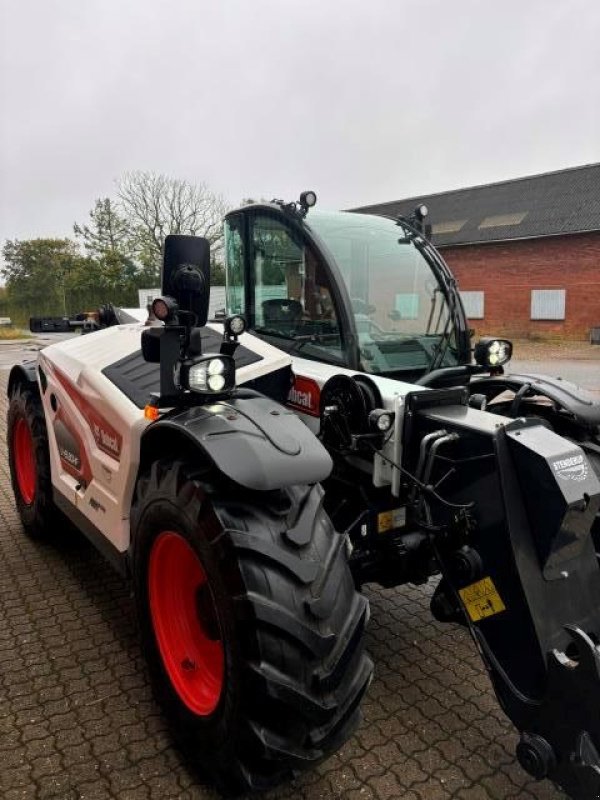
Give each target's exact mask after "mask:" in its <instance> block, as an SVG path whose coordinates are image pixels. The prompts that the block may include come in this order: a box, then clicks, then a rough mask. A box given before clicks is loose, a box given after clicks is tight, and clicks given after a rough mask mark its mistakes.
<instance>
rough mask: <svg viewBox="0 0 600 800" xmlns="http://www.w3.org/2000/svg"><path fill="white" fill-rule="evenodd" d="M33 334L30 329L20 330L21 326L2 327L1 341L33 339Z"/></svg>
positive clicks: (0, 331) (0, 329)
mask: <svg viewBox="0 0 600 800" xmlns="http://www.w3.org/2000/svg"><path fill="white" fill-rule="evenodd" d="M32 338H33V337H32V335H31V334H30V333H29V332H28V331H22V330H19V328H0V342H10V341H12V340H13V339H32Z"/></svg>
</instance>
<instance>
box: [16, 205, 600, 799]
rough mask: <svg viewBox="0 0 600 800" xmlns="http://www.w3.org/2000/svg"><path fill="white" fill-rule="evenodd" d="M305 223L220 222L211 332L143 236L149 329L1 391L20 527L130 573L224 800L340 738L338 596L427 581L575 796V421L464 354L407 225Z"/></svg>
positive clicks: (354, 632)
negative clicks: (76, 541)
mask: <svg viewBox="0 0 600 800" xmlns="http://www.w3.org/2000/svg"><path fill="white" fill-rule="evenodd" d="M315 203H316V195H315V194H314V192H304V193H303V194H302V195H301V196H300V200H299V202H292V203H286V202H283V201H273V202H272V203H261V204H251V205H247V206H244V207H242V208H240V209H238V210H236V211H233V212H231V213H229V214H228V215H227V216H226V218H225V251H226V271H227V292H226V302H227V309H226V313H225V314H223V315H222V317H223V319H222V320H221V321H218V322H214V323H210V324H208V325H207V314H208V298H209V261H210V254H209V246H208V243H207V242H206V240H204V239H201V238H196V237H186V236H169V237H167V240H166V245H165V255H164V266H163V278H162V292H163V296H162V297H160V298H158V299H157V300H155V301H154V303H153V307H152V314H151V321H150V322H149V323H148V322H147V323H144V322H136V321H133V320H134V318H135V316H136V314H133V316H128V314H127V313H126V312H124V311H122V310H115V313H110V314H106V315H105V319H106V320H107V323H106V327H105V328H104V329H101V330H98V331H96V332H94V333H92V334H91V335H89V336H85V337H77V338H73V339H70V340H68V341H65V342H61V343H60V344H54V345H51V346H49V347H47V348H45V349H44V350H43V351H41V352H40V354H39V356H38V360H37V363H31V364H26V365H21V366H18V367H16V368H15V369H14V370H13V371H12V372H11V375H10V380H9V387H8V391H9V395H10V406H9V416H8V447H9V457H10V467H11V476H12V482H13V489H14V493H15V498H16V503H17V507H18V509H19V512H20V514H21V519H22V521H23V526H24V528H25V530H26V531H27V532H28V533H29V534H31V535H32V536H37V537H51V536H52V535H53V534H54V533H55V532H56V531H57V529H59V528H60V527H61V526H64V525H65V524H67V520H69V521H70V522H72V523H75V525H76V526H77V527H78V528H80V529H81V530H82V531H83V532H84V533H85V534H86V535H87V536H88V537H89V538H90V539H91V540H92V541H93V542H94V543H95V544H96V545H97V547H98V548H99V549H100V550H101V551H102V552H103V553H104V554H105V555H106V556H107V557H108V558H109V559H110V560H111V561H112V562H113V563H114V564H115V566H116V567H117V568H118V569H120V570H121V571H122V572H123V573H124V574H126V575H129V576H130V577H131V579H132V581H133V586H134V591H135V597H136V603H137V609H138V616H139V621H140V629H141V637H142V645H143V648H144V651H145V653H146V655H147V658H148V662H149V668H150V673H151V676H152V680H153V684H154V688H155V691H156V694H157V697H158V699H159V700H160V702H161V703H162V705H163V707H164V709H165V712H166V714H167V715H168V716H169V718H170V719H171V722H172V725H173V730H174V733H175V735H176V736H177V737H178V739H179V740H180V742H181V743H182V745H183V747H184V748H185V749H186V751H187V752H188V753H189V754H190V756H191V757H192V758H194V759H195V760H196V761H198V762H200V763H201V764H202V765H203V766H204V768H205V769H206V770H207V771H208V773H209V774H210V775H211V777H212V779H213V780H214V781H215V782H216V784H217V785H218V787H219V788H220V789H221V790H222V791H224V792H233V793H236V792H237V793H239V792H243V791H247V790H250V789H263V788H267V787H269V786H272V785H274V784H276V783H278V782H280V781H282V780H285V779H288V778H289V777H291V776H292V775H293V774H294V773H295V772H296V771H298V770H299V769H302V768H305V767H309V766H311V765H313V764H315V763H317V762H319V761H320V760H321V759H323V758H325V757H327V755H329V754H330V753H332V752H333V751H334V750H335V749H336V748H338V747H339V746H340V745H341V743H342V742H343V741H345V739H346V738H347V737H348V736H349V735H350V734H351V732H352V731H353V730H354V728H355V726H356V724H357V722H358V719H359V713H360V701H361V699H362V697H363V695H364V693H365V691H366V689H367V687H368V683H369V680H370V677H371V669H372V665H371V662H370V660H369V658H368V656H367V655H366V654H365V652H364V647H363V638H364V628H365V624H366V622H367V618H368V607H367V603H366V601H365V599H364V598H363V597H362V595H361V594H360V593H359V591H358V590H359V589H360V587H361V586H362V585H363V584H365V583H368V582H377V583H379V584H381V585H383V586H387V587H391V586H399V585H402V584H404V583H416V584H418V583H423V582H425V581H428V580H430V579H432V578H434V577H435V576H437V588H436V589H435V592H434V593H433V596H432V600H431V609H432V613H433V615H434V616H435V617H436V619H438V620H442V621H448V622H454V623H459V624H461V625H465V626H466V627H468V629H469V631H470V633H471V635H472V637H473V639H474V641H475V644H476V646H477V648H478V650H479V652H480V654H481V657H482V659H483V662H484V664H485V666H486V668H487V670H488V672H489V675H490V678H491V681H492V684H493V687H494V690H495V692H496V695H497V697H498V700H499V702H500V704H501V706H502V708H503V709H504V711H505V713H506V714H507V715H508V717H509V718H510V719H511V720H512V722H513V723H514V725H515V726H516V728H517V729H518V731H519V732H520V741H519V744H518V747H517V757H518V759H519V761H520V763H521V765H522V766H523V767H524V768H525V769H526V770H527V771H528V772H529V773H530V774H531V775H532V776H534V777H535V778H537V779H543V778H548V779H550V780H552V781H555V782H556V783H558V784H559V785H560V786H561V787H562V788H563V789H564V790H565V791H566V792H567V793H568V794H570V796H571V797H573V798H577V800H591V798H597V797H600V755H599V751H600V671H599V668H600V649H599V647H598V643H599V641H600V570H599V563H598V555H597V550H598V549H599V547H600V524H599V517H598V513H599V510H600V480H599V478H598V475H599V474H600V403H598V402H597V401H596V400H595V399H594V398H593V396H592V395H591V394H590V393H586V392H584V391H583V390H581V389H580V388H579V387H577V386H574V385H573V384H569V383H567V382H566V381H562V380H558V379H550V378H547V377H544V376H538V375H520V374H510V373H508V374H507V373H505V371H504V365H505V364H506V363H507V362H508V360H509V359H510V356H511V351H512V345H511V343H510V342H509V341H507V340H505V339H501V338H489V337H488V338H486V339H483V340H481V341H479V342H478V343H477V344H475V346H474V350H472V349H471V335H470V331H469V328H468V322H467V319H466V317H465V313H464V310H463V306H462V303H461V300H460V295H459V293H458V289H457V286H456V282H455V281H454V279H453V277H452V274H451V273H450V271H449V269H448V267H447V266H446V264H445V263H444V261H443V260H442V258H441V256H440V254H439V253H438V252H437V251H436V250H435V248H434V247H433V246H432V244H431V243H430V241H429V240H428V237H427V235H426V232H425V226H424V216H425V209H424V208H419V209H417V211H416V212H415V215H414V216H413V217H412V218H411V219H404V218H399V219H387V218H382V217H374V216H369V215H362V214H354V213H344V212H336V213H321V212H319V211H317V210H315V209H314V208H313V206H314V205H315ZM117 312H118V313H117ZM128 320H132V321H128Z"/></svg>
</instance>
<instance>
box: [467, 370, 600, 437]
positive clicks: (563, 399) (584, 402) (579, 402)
mask: <svg viewBox="0 0 600 800" xmlns="http://www.w3.org/2000/svg"><path fill="white" fill-rule="evenodd" d="M527 384H531V388H532V390H533V391H534V393H535V394H541V395H545V396H546V397H548V398H550V400H553V401H554V402H555V403H556V404H557V406H558V407H559V408H560V409H562V410H563V411H566V412H568V413H569V414H570V415H571V416H572V418H573V420H574V421H575V422H577V423H579V424H580V425H582V426H583V427H585V428H586V429H590V430H593V429H594V428H597V427H598V426H600V400H598V399H597V398H596V397H595V396H594V395H593V394H592V392H588V391H587V390H586V389H582V388H581V386H578V385H577V384H576V383H571V381H565V380H563V379H562V378H550V377H548V376H547V375H524V374H520V373H509V374H507V375H499V376H497V377H493V378H475V379H474V380H471V384H470V388H471V391H472V392H483V393H485V394H487V393H488V390H493V389H494V388H495V387H497V388H498V392H501V391H502V390H504V389H512V390H513V391H515V392H518V391H519V389H520V388H521V387H523V386H526V385H527Z"/></svg>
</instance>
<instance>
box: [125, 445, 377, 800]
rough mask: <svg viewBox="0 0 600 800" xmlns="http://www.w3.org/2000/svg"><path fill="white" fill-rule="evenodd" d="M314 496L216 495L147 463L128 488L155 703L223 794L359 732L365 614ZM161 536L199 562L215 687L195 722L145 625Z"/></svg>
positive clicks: (198, 479)
mask: <svg viewBox="0 0 600 800" xmlns="http://www.w3.org/2000/svg"><path fill="white" fill-rule="evenodd" d="M322 496H323V490H322V489H321V487H320V486H313V487H308V486H305V487H293V488H289V489H284V490H281V491H277V492H269V493H260V494H258V493H250V492H244V490H242V489H240V487H238V486H232V485H231V484H229V485H228V487H227V492H226V493H224V487H221V488H220V490H217V489H215V488H214V487H211V486H209V485H208V484H207V483H206V482H205V480H204V476H203V475H202V474H200V473H199V472H198V471H196V472H194V469H193V468H192V467H190V466H189V465H187V464H185V463H183V462H181V461H180V462H169V461H163V462H156V463H154V464H153V465H152V468H151V471H150V472H149V473H148V474H146V475H145V476H143V477H141V478H140V480H139V481H138V486H137V492H136V499H135V501H134V506H133V509H132V536H133V552H132V566H133V577H134V586H135V596H136V604H137V610H138V617H139V623H140V629H141V638H142V646H143V648H144V651H145V654H146V656H147V659H148V662H149V668H150V674H151V678H152V683H153V686H154V690H155V694H156V696H157V699H158V700H159V702H160V703H161V705H162V706H163V708H164V710H165V712H166V714H167V715H168V717H169V718H170V721H171V723H172V727H173V732H174V734H175V737H176V738H177V739H178V741H179V743H180V745H181V746H182V749H183V750H184V751H185V752H186V755H187V756H188V757H190V758H191V759H192V760H193V761H194V762H195V763H196V764H197V765H198V766H199V767H200V769H201V770H202V771H203V772H204V774H206V775H207V776H208V777H209V778H210V779H211V780H212V781H213V782H214V783H215V784H216V785H217V787H218V788H219V790H220V791H221V792H223V793H226V794H240V793H244V792H247V791H253V790H263V789H267V788H270V787H272V786H275V785H276V784H278V783H280V782H282V781H285V780H288V779H290V778H292V777H293V776H294V775H295V774H296V773H297V772H298V771H300V770H301V769H305V768H309V767H311V766H313V765H315V764H317V763H318V762H320V761H322V760H323V759H324V758H326V757H327V756H328V755H330V754H331V753H333V752H334V751H335V750H336V749H338V748H339V747H340V746H341V744H342V743H343V742H344V741H345V740H346V739H347V738H348V737H349V736H350V735H351V733H352V732H353V731H354V729H355V727H356V726H357V724H358V722H359V721H360V709H359V706H360V702H361V699H362V697H363V695H364V693H365V691H366V689H367V687H368V684H369V681H370V678H371V673H372V663H371V661H370V659H369V658H368V657H367V656H366V655H365V653H364V650H363V633H364V627H365V624H366V622H367V619H368V603H367V601H366V600H365V598H363V597H362V596H361V595H360V594H358V593H357V592H356V590H355V588H354V583H353V580H352V576H351V573H350V569H349V567H348V562H347V554H346V542H345V537H342V536H340V535H339V534H337V533H336V532H335V531H334V530H333V527H332V525H331V522H330V520H329V517H328V516H327V515H326V513H325V511H324V510H323V508H322ZM165 531H170V532H173V533H174V534H176V535H177V536H178V537H182V538H183V539H184V540H185V542H186V543H187V544H188V545H189V546H190V547H191V550H192V551H193V555H192V556H191V558H197V559H198V560H199V562H200V564H201V567H202V569H203V571H204V573H205V575H206V578H207V579H208V584H209V586H210V600H211V601H212V603H213V606H212V611H211V613H212V614H215V615H216V618H217V620H216V622H217V627H216V630H217V633H216V634H214V632H213V636H212V638H213V641H214V638H215V636H216V637H218V636H220V641H221V643H222V648H223V653H224V666H223V682H222V689H221V691H220V694H219V695H218V701H215V702H216V703H217V704H216V706H215V708H214V710H212V711H207V712H206V713H204V714H199V713H195V712H194V711H192V710H191V709H190V707H189V704H188V703H186V702H184V701H183V700H182V697H181V694H180V693H179V691H178V690H177V689H176V688H175V686H174V685H173V682H172V680H171V678H170V677H169V675H170V673H169V672H168V669H167V667H165V662H164V660H163V658H162V657H161V654H160V649H159V644H158V641H157V640H158V637H159V634H157V633H156V632H155V626H154V624H153V623H154V621H155V620H154V618H153V613H154V614H156V613H157V612H156V611H155V610H154V612H153V610H152V609H151V606H150V594H151V590H150V589H149V587H150V585H152V586H155V583H153V582H154V581H156V580H157V578H156V576H157V575H159V576H160V569H165V570H166V569H167V567H166V566H160V567H159V566H157V565H158V564H163V565H164V564H166V562H165V561H161V560H160V559H159V557H158V555H156V554H157V553H158V552H159V548H160V547H162V546H163V545H164V543H165V541H167V539H168V537H170V536H171V534H169V533H164V532H165ZM161 534H162V537H161ZM157 542H158V543H161V542H162V544H157ZM160 552H161V558H162V550H160ZM152 553H154V554H155V555H154V556H153V555H152ZM155 556H156V557H155ZM150 568H152V571H151V572H150V571H149V570H150ZM165 574H169V575H172V573H171V572H169V573H165ZM169 585H172V584H169ZM204 588H205V587H204ZM152 591H154V592H155V593H156V591H157V590H156V589H153V590H152ZM163 591H164V592H165V597H167V598H169V597H171V596H172V593H171V592H170V590H169V591H168V592H167V591H166V590H164V589H163V588H161V589H160V592H163ZM153 597H154V595H153ZM194 603H195V604H196V606H195V607H196V608H198V605H197V603H198V600H197V597H196V598H195V600H194ZM154 608H155V607H154ZM195 613H197V614H205V612H204V611H200V612H198V611H196V612H195ZM171 618H172V617H171ZM204 620H205V622H204V626H203V629H204V630H206V628H207V625H206V616H205V617H204ZM160 623H161V620H160V619H159V621H158V627H159V628H160ZM211 626H212V627H213V628H214V625H212V623H211ZM160 635H162V634H160ZM209 638H210V637H209ZM186 661H188V659H187V657H186V658H185V659H183V660H181V662H180V663H181V669H182V670H183V669H187V668H188V667H186V665H185V662H186ZM175 663H179V662H175ZM192 664H193V666H194V668H195V667H196V664H195V662H192ZM175 678H176V682H177V680H178V678H177V675H175Z"/></svg>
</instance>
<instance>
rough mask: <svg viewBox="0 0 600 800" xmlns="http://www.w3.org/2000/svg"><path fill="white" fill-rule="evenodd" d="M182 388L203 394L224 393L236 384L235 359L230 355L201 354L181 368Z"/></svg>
mask: <svg viewBox="0 0 600 800" xmlns="http://www.w3.org/2000/svg"><path fill="white" fill-rule="evenodd" d="M179 383H180V385H181V388H182V389H189V390H190V391H192V392H200V393H201V394H222V393H223V392H228V391H230V390H231V389H233V388H234V386H235V361H234V360H233V358H231V357H230V356H222V355H219V356H200V357H199V358H196V359H194V360H193V361H184V362H183V364H181V368H180V378H179Z"/></svg>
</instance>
